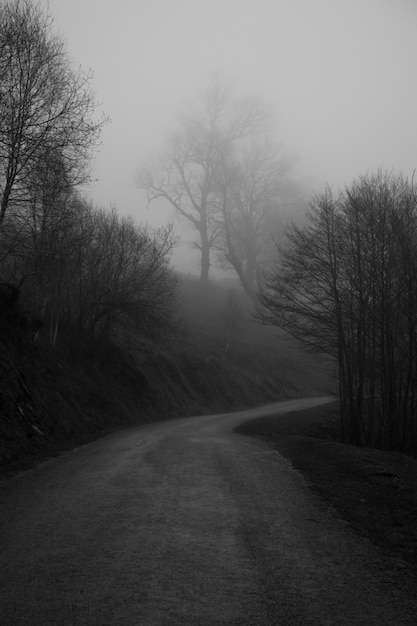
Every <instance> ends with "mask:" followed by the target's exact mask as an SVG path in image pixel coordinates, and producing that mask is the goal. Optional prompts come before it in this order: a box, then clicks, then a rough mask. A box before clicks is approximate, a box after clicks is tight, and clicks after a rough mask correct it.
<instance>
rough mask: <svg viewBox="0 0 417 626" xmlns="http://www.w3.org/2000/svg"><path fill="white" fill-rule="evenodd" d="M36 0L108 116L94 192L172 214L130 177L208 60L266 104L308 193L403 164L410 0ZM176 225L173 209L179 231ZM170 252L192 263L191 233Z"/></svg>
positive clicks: (186, 101)
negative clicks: (149, 202)
mask: <svg viewBox="0 0 417 626" xmlns="http://www.w3.org/2000/svg"><path fill="white" fill-rule="evenodd" d="M42 4H45V5H46V4H48V5H49V10H50V13H51V15H52V16H53V18H54V26H55V27H56V28H57V29H58V30H59V32H60V33H61V34H62V36H63V37H64V39H65V40H66V42H67V45H68V49H69V52H70V55H71V57H72V59H73V62H74V64H75V65H78V64H81V65H82V66H83V67H84V68H89V67H91V68H92V70H93V72H94V88H95V90H96V92H97V96H98V99H99V101H100V102H101V103H102V108H103V111H104V112H105V113H106V114H107V115H109V117H110V118H111V123H110V124H109V125H107V127H106V128H105V129H104V132H103V135H102V145H101V148H100V150H99V153H98V155H97V158H96V160H95V164H94V177H95V178H96V182H94V183H93V184H92V185H91V186H90V187H89V188H88V189H87V193H89V194H90V195H91V197H92V200H93V202H94V203H97V204H99V205H101V206H106V207H108V206H110V205H114V206H116V208H117V209H118V211H120V212H121V213H122V214H132V215H133V216H134V218H135V219H138V220H139V221H146V222H148V223H150V224H151V225H152V226H158V225H161V224H166V223H167V221H170V220H171V219H172V217H173V210H172V207H170V206H169V205H167V204H164V203H159V204H158V205H157V206H156V205H155V206H153V207H152V208H151V209H150V210H147V208H146V199H145V197H144V194H143V193H141V192H140V191H139V190H138V189H137V187H136V184H135V176H136V173H137V170H138V168H139V167H141V166H143V164H144V163H146V162H147V160H148V159H149V158H150V156H151V155H159V154H161V153H163V152H164V150H166V146H167V141H168V140H169V136H170V134H171V133H172V132H175V131H176V130H177V129H178V124H179V118H180V116H181V115H184V114H187V111H189V106H190V103H195V102H196V101H198V98H199V97H200V96H201V92H202V91H203V90H204V89H206V88H207V84H208V80H209V75H210V73H212V72H221V73H222V75H223V76H224V77H225V78H226V79H227V80H230V81H231V83H232V84H233V88H234V90H235V92H236V94H238V95H241V96H242V97H246V96H249V97H257V98H260V99H261V100H263V101H264V102H265V103H267V104H268V105H270V106H271V108H272V109H274V110H275V112H276V118H277V119H276V125H275V129H274V139H275V140H276V141H277V142H279V143H280V144H281V145H282V146H283V149H284V150H285V152H286V154H287V155H288V156H289V157H290V158H291V159H292V162H293V163H294V165H295V170H296V173H297V175H298V176H299V178H300V180H302V181H303V185H304V186H305V187H306V188H307V189H308V191H318V192H320V191H322V189H323V187H324V184H325V183H326V182H329V183H330V184H331V185H334V186H336V187H339V186H344V185H345V184H349V183H350V182H351V181H352V179H353V178H355V177H357V176H358V175H361V174H366V173H367V172H372V171H376V170H377V169H378V168H379V167H383V168H386V169H388V170H391V169H393V170H394V171H396V172H398V171H401V172H402V173H403V174H404V175H406V176H412V173H413V171H414V168H415V166H416V162H417V159H416V142H415V136H416V121H415V110H416V87H415V81H414V80H413V76H414V61H415V58H416V52H417V49H416V48H417V39H416V37H415V28H416V23H417V22H416V20H417V7H416V5H415V3H413V2H411V1H410V0H400V1H398V2H395V3H393V2H388V1H385V0H382V1H381V0H368V1H367V2H365V3H364V2H359V1H355V2H352V1H347V0H339V1H337V2H334V1H332V0H319V1H317V2H314V3H312V2H309V1H308V0H296V1H294V0H279V1H275V0H274V1H272V0H260V1H259V0H258V1H256V2H255V1H254V0H244V1H240V0H239V1H237V0H229V1H228V2H220V1H215V2H210V3H207V2H205V1H203V0H178V1H177V2H175V3H173V2H170V1H166V0H165V1H164V0H152V2H151V1H150V0H144V1H142V2H133V1H128V0H126V1H124V2H122V3H119V4H114V3H108V4H107V3H106V4H105V5H103V3H101V2H99V1H98V0H82V1H81V0H74V2H71V3H63V2H61V1H60V0H48V3H46V0H42V2H41V5H42ZM184 228H185V227H184V223H183V222H179V221H177V223H176V232H177V233H178V234H181V235H182V236H183V239H184V240H187V241H188V240H189V239H190V232H189V230H187V229H185V230H184ZM174 261H175V263H176V265H177V267H178V268H179V269H181V270H182V271H188V270H190V271H191V272H193V273H198V270H199V267H198V256H197V255H196V254H195V253H193V252H192V251H191V250H190V248H189V246H188V245H187V244H184V245H182V246H180V247H179V249H178V250H177V252H176V254H175V256H174Z"/></svg>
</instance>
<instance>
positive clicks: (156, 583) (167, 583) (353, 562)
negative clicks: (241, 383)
mask: <svg viewBox="0 0 417 626" xmlns="http://www.w3.org/2000/svg"><path fill="white" fill-rule="evenodd" d="M323 401H325V399H321V400H320V399H310V400H308V399H307V400H302V401H300V400H296V401H291V402H284V403H279V404H277V405H276V406H275V409H274V411H276V412H278V411H285V410H288V409H292V410H294V409H295V408H304V407H307V406H312V405H316V404H319V403H320V402H323ZM267 410H268V409H265V410H264V412H265V411H267ZM269 410H270V411H271V409H269ZM261 412H262V411H261V410H258V411H257V412H256V411H246V412H243V413H238V414H233V415H219V416H209V417H202V418H193V419H182V420H176V421H170V422H164V423H160V424H156V425H152V426H147V427H144V428H134V429H129V430H125V431H122V432H118V433H114V434H113V435H111V436H108V437H106V438H104V439H101V440H98V441H96V442H94V443H92V444H89V445H87V446H83V447H81V448H78V449H75V450H73V451H72V452H70V453H68V454H66V455H64V456H61V457H59V458H56V459H53V460H50V461H48V462H46V463H44V464H42V465H40V466H39V467H38V468H36V469H34V470H31V471H28V472H24V473H22V474H20V475H19V476H16V477H14V478H12V479H9V480H5V481H3V482H2V483H0V506H1V508H0V594H1V600H0V624H1V626H9V625H13V624H34V625H38V624H39V625H42V626H44V625H49V624H53V625H59V624H74V625H78V624H97V625H100V626H102V625H107V624H115V625H117V624H132V625H138V626H141V625H147V624H149V625H153V624H154V625H158V626H159V625H165V624H166V625H171V624H190V625H195V626H198V625H200V624H274V625H279V624H288V625H293V624H295V625H297V624H300V625H301V624H302V625H305V624H311V625H314V626H318V625H320V624H335V625H339V624H364V625H365V624H375V625H383V624H395V625H396V626H399V625H401V624H414V625H415V624H417V599H416V590H415V589H414V587H413V584H414V583H415V581H414V583H413V580H412V579H411V578H410V576H409V573H408V572H407V570H406V569H405V568H404V565H403V564H402V563H401V562H393V561H389V560H387V559H386V558H385V557H383V556H382V555H381V554H380V553H379V552H378V551H377V550H376V549H375V548H374V547H372V546H371V545H369V544H368V543H367V542H366V541H364V540H362V539H359V538H358V537H356V536H355V535H354V534H353V533H352V532H351V531H350V530H349V528H348V527H347V526H346V525H345V524H344V523H343V522H342V521H341V520H339V519H338V518H337V517H336V516H335V515H334V514H333V513H332V512H331V511H329V510H328V509H327V508H326V506H325V504H324V502H322V501H320V500H319V499H318V498H317V497H315V496H314V495H313V494H312V493H311V491H310V490H309V489H308V487H307V485H306V484H305V482H304V480H303V478H302V476H300V474H298V473H297V472H296V471H295V470H293V469H292V468H291V466H290V465H289V463H288V462H287V461H286V460H285V459H284V458H283V457H281V456H280V455H279V454H278V453H277V452H275V451H272V450H271V449H270V448H269V447H268V446H267V445H266V444H264V443H263V442H261V441H258V440H255V439H252V438H248V437H244V436H241V435H237V434H233V433H232V429H233V427H234V426H236V425H237V424H238V423H240V422H242V421H243V420H244V419H247V418H248V417H253V416H254V414H261Z"/></svg>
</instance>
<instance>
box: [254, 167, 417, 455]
mask: <svg viewBox="0 0 417 626" xmlns="http://www.w3.org/2000/svg"><path fill="white" fill-rule="evenodd" d="M416 293H417V202H416V195H415V192H414V189H413V186H412V184H411V183H410V182H408V181H407V180H405V179H403V178H402V177H401V176H397V177H395V176H393V175H391V174H387V173H384V172H378V173H377V174H375V175H373V176H369V177H362V178H360V179H359V180H358V181H355V182H354V184H353V185H351V187H350V188H347V189H346V190H345V191H344V192H341V193H339V194H337V195H335V194H333V193H332V192H331V191H330V190H327V191H326V192H325V193H324V194H322V195H321V196H318V197H317V198H316V199H315V200H314V201H313V203H312V207H311V211H310V213H309V216H308V221H307V223H306V225H305V226H303V227H301V228H300V227H296V226H292V227H291V228H290V229H289V231H288V233H287V244H286V246H285V247H283V249H281V250H280V251H279V253H278V256H277V260H276V265H275V267H274V268H273V269H272V270H271V271H270V272H269V273H267V274H266V276H265V282H264V286H263V289H262V292H261V296H260V304H261V309H260V311H259V316H260V318H261V319H262V320H263V321H264V322H268V323H273V324H276V325H278V326H280V327H282V328H284V329H286V330H287V331H288V332H290V333H291V334H292V335H294V336H295V337H297V338H298V339H300V340H302V341H303V342H304V343H305V344H307V345H308V346H310V347H312V348H313V349H315V350H319V351H321V352H325V353H327V354H330V355H332V356H333V357H335V359H337V363H338V366H339V391H340V408H341V418H342V427H343V436H344V438H345V439H346V440H347V441H349V442H352V443H356V444H360V445H376V446H378V447H382V448H394V449H397V450H403V451H410V450H414V451H415V450H416V449H417V420H416V419H415V415H416V411H417V387H416V380H417V376H416V358H417V313H416V311H417V302H416Z"/></svg>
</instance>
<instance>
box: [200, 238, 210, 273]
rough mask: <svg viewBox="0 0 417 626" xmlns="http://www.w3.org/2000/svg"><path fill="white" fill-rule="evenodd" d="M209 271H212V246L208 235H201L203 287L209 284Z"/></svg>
mask: <svg viewBox="0 0 417 626" xmlns="http://www.w3.org/2000/svg"><path fill="white" fill-rule="evenodd" d="M209 270H210V245H209V242H208V238H207V234H206V235H205V236H204V234H203V233H202V234H201V269H200V283H202V284H203V285H206V284H208V282H209Z"/></svg>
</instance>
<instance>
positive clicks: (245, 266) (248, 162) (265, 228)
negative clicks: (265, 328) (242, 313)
mask: <svg viewBox="0 0 417 626" xmlns="http://www.w3.org/2000/svg"><path fill="white" fill-rule="evenodd" d="M289 169H290V167H289V162H288V160H287V159H285V157H284V156H282V155H281V154H280V150H279V148H278V147H277V146H276V145H275V144H273V143H272V142H271V141H270V140H268V139H267V138H265V137H262V136H259V135H258V136H256V137H251V138H249V140H246V141H243V142H240V143H239V144H238V145H237V146H235V150H234V151H233V153H231V154H230V155H228V158H227V159H225V161H224V163H223V166H222V167H221V169H220V170H219V176H218V179H217V182H218V186H219V193H218V200H217V202H218V205H217V206H218V211H219V223H220V225H221V228H220V236H219V238H218V241H217V244H216V247H217V248H218V249H219V250H220V253H221V259H223V260H224V261H225V262H226V265H227V266H229V267H232V268H233V269H234V270H235V272H236V274H237V275H238V277H239V280H240V282H241V285H242V287H243V289H244V290H245V292H246V293H247V295H248V296H249V297H251V298H252V299H254V298H255V294H256V291H257V283H258V277H259V272H260V268H261V266H262V262H263V261H264V260H265V258H267V257H268V254H270V252H271V245H272V234H273V233H272V231H273V225H274V218H275V217H276V216H277V214H278V210H279V208H280V203H281V198H280V193H281V189H283V188H285V179H286V177H287V173H288V171H289Z"/></svg>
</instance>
